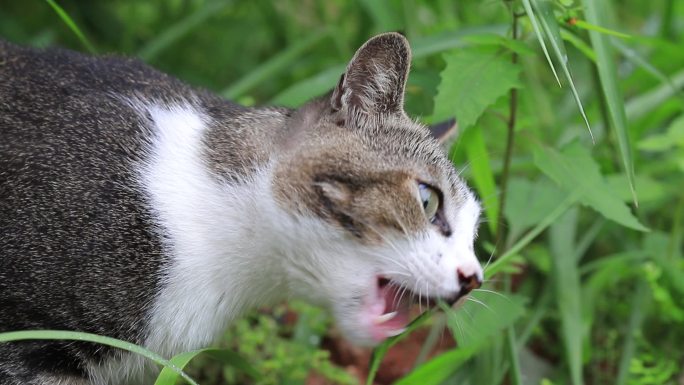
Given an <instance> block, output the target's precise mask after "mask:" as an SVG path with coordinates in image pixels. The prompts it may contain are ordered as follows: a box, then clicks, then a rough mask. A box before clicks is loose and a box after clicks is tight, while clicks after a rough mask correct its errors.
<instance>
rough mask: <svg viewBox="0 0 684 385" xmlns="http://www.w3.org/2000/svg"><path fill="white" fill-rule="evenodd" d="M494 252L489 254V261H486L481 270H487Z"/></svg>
mask: <svg viewBox="0 0 684 385" xmlns="http://www.w3.org/2000/svg"><path fill="white" fill-rule="evenodd" d="M494 251H495V250H492V253H491V254H489V259H488V260H487V263H486V264H485V266H484V268H483V270H487V266H489V262H491V261H492V258H494Z"/></svg>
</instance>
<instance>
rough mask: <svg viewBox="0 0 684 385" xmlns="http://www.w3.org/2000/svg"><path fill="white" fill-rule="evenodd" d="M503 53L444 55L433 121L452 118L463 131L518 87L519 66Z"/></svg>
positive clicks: (479, 51) (482, 51)
mask: <svg viewBox="0 0 684 385" xmlns="http://www.w3.org/2000/svg"><path fill="white" fill-rule="evenodd" d="M506 53H507V51H501V50H498V49H496V48H493V47H486V48H479V49H478V48H468V49H462V50H459V51H456V52H452V53H448V54H445V55H444V60H445V61H446V68H444V70H443V71H442V74H441V77H442V81H441V82H440V84H439V86H438V87H437V96H436V97H435V110H434V114H433V117H432V118H433V121H438V120H442V119H446V118H449V117H452V116H454V115H455V116H456V119H457V120H458V124H459V127H460V128H461V129H466V128H468V127H470V126H472V125H473V124H475V122H476V121H477V119H478V118H479V117H480V115H482V113H483V112H484V111H485V109H486V108H487V107H488V106H490V105H491V104H493V103H494V102H495V101H496V100H497V99H498V98H500V97H501V96H503V95H505V94H506V92H508V91H509V90H510V89H511V88H514V87H520V86H521V83H520V81H519V79H518V77H519V75H520V67H519V66H518V65H516V64H513V63H511V61H510V57H509V56H508V55H507V54H506Z"/></svg>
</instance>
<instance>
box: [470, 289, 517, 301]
mask: <svg viewBox="0 0 684 385" xmlns="http://www.w3.org/2000/svg"><path fill="white" fill-rule="evenodd" d="M473 291H481V292H485V293H491V294H495V295H498V296H500V297H501V298H504V299H506V300H509V301H510V298H508V296H506V295H504V294H502V293H499V292H497V291H494V290H487V289H473Z"/></svg>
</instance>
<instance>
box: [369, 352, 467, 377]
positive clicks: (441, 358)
mask: <svg viewBox="0 0 684 385" xmlns="http://www.w3.org/2000/svg"><path fill="white" fill-rule="evenodd" d="M477 350H478V347H475V346H471V347H469V348H465V349H461V348H457V349H453V350H450V351H448V352H445V353H442V354H440V355H438V356H437V357H435V358H433V359H431V360H430V361H428V362H426V363H425V364H423V365H421V366H419V367H418V368H416V369H415V370H413V371H412V372H411V373H409V374H408V375H406V376H404V377H402V378H401V379H399V380H398V381H397V382H395V383H394V385H415V384H421V385H439V384H443V383H444V381H445V380H447V379H448V378H449V376H450V375H451V374H453V373H454V372H455V371H456V369H458V368H459V367H460V366H461V365H463V364H464V363H466V362H467V361H468V360H469V359H470V358H471V357H472V356H473V355H474V354H475V353H476V352H477ZM366 385H370V383H368V384H366Z"/></svg>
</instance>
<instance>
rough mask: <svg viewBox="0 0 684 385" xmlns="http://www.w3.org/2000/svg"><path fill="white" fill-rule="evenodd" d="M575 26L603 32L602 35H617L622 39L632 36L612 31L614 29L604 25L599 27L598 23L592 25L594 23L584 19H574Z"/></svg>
mask: <svg viewBox="0 0 684 385" xmlns="http://www.w3.org/2000/svg"><path fill="white" fill-rule="evenodd" d="M575 26H576V27H577V28H582V29H585V30H587V31H595V32H598V33H602V34H604V35H610V36H615V37H619V38H622V39H629V38H631V37H632V36H630V35H628V34H626V33H622V32H618V31H614V30H612V29H608V28H604V27H601V26H599V25H594V24H591V23H587V22H586V21H584V20H576V21H575Z"/></svg>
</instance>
